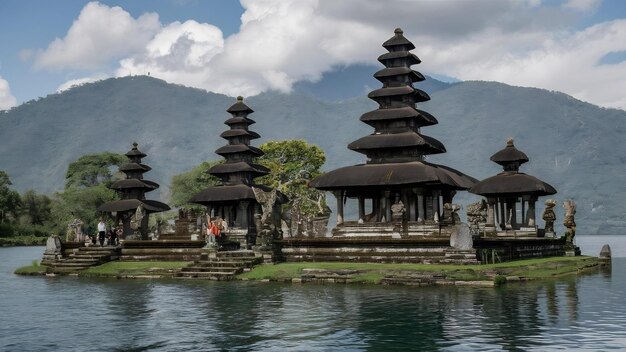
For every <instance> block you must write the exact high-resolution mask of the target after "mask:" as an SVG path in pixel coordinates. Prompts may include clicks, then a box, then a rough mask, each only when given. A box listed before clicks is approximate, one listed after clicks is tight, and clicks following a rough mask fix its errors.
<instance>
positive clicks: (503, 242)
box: [474, 238, 565, 263]
mask: <svg viewBox="0 0 626 352" xmlns="http://www.w3.org/2000/svg"><path fill="white" fill-rule="evenodd" d="M474 248H475V249H476V254H477V256H478V260H480V261H481V262H482V263H493V262H496V263H497V262H507V261H511V260H516V259H527V258H543V257H552V256H563V255H565V239H561V238H523V239H520V238H518V239H504V238H489V239H485V238H481V239H476V240H474Z"/></svg>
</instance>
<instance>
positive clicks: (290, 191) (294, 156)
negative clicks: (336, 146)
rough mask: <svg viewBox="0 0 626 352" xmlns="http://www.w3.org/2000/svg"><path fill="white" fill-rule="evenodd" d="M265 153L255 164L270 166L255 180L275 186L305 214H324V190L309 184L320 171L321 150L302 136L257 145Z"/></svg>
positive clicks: (292, 204) (322, 157)
mask: <svg viewBox="0 0 626 352" xmlns="http://www.w3.org/2000/svg"><path fill="white" fill-rule="evenodd" d="M259 148H260V149H261V150H262V151H263V152H264V153H265V155H263V156H261V157H260V158H259V159H258V162H259V164H261V165H263V166H265V167H267V168H268V169H270V173H269V174H268V175H266V176H263V177H262V178H259V179H258V182H259V183H262V184H265V185H267V186H270V187H272V188H276V189H278V190H279V191H281V192H282V193H283V194H285V195H286V196H287V197H289V199H290V205H291V206H294V205H297V206H298V208H299V209H300V211H301V212H302V213H303V214H304V215H307V216H309V217H313V216H317V215H328V214H329V212H330V209H329V208H328V206H327V205H326V197H325V194H324V192H320V191H318V190H316V189H314V188H310V187H309V186H308V183H309V181H310V180H311V179H313V178H315V177H317V176H319V175H321V174H322V172H321V171H320V168H321V167H322V165H324V162H325V161H326V156H325V155H324V151H323V150H322V149H321V148H320V147H318V146H316V145H313V144H308V143H307V142H306V141H304V140H284V141H270V142H267V143H264V144H262V145H261V146H260V147H259Z"/></svg>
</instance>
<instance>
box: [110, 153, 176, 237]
mask: <svg viewBox="0 0 626 352" xmlns="http://www.w3.org/2000/svg"><path fill="white" fill-rule="evenodd" d="M137 146H138V145H137V143H133V148H132V149H131V150H130V151H128V153H126V156H127V157H128V163H126V164H124V165H122V166H120V168H119V170H120V171H121V172H123V173H124V174H125V175H126V178H125V179H123V180H119V181H116V182H114V183H113V184H112V185H111V186H110V188H111V189H114V190H115V191H116V192H117V194H118V195H119V196H120V198H121V199H120V200H114V201H111V202H106V203H104V204H102V205H101V206H100V207H98V211H100V212H103V213H110V214H111V215H112V216H113V217H114V218H115V219H116V222H121V223H122V224H123V229H124V235H123V238H122V239H142V240H147V239H148V219H149V215H150V214H151V213H157V212H161V211H167V210H170V207H169V206H168V205H167V204H164V203H161V202H159V201H156V200H149V199H146V193H147V192H151V191H154V190H155V189H157V188H159V184H157V183H156V182H152V181H149V180H145V179H144V178H143V174H144V173H146V172H148V171H150V170H152V168H150V166H148V165H146V164H143V163H142V162H141V159H143V158H145V157H146V154H144V153H143V152H141V151H140V150H139V149H138V148H137Z"/></svg>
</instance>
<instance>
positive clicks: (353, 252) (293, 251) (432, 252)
mask: <svg viewBox="0 0 626 352" xmlns="http://www.w3.org/2000/svg"><path fill="white" fill-rule="evenodd" d="M283 254H284V255H346V256H361V257H366V256H374V257H380V256H390V257H393V256H424V257H426V256H433V257H437V256H445V254H446V251H445V249H443V248H437V249H432V248H429V249H426V248H424V249H422V250H411V251H408V250H407V251H403V250H397V249H393V250H384V251H382V250H375V249H371V248H369V249H367V248H364V249H361V248H357V249H347V248H342V249H327V248H283Z"/></svg>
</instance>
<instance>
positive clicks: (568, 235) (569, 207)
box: [563, 199, 576, 248]
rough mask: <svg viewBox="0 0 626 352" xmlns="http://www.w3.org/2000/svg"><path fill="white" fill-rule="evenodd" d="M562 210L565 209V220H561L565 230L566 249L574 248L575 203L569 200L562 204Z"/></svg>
mask: <svg viewBox="0 0 626 352" xmlns="http://www.w3.org/2000/svg"><path fill="white" fill-rule="evenodd" d="M563 208H565V218H564V219H563V226H565V227H566V228H567V230H566V231H565V242H566V244H567V247H569V248H573V247H574V236H576V221H574V215H575V214H576V202H574V201H573V200H571V199H568V200H566V201H565V202H563Z"/></svg>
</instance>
